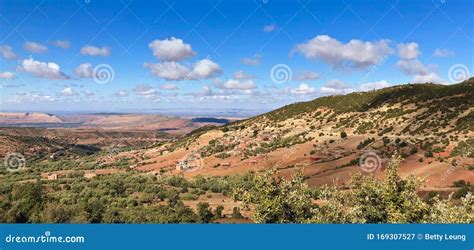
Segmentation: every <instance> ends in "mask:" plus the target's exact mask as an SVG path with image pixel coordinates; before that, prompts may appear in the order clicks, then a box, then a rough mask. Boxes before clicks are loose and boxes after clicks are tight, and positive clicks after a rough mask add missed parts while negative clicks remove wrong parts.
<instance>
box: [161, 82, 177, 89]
mask: <svg viewBox="0 0 474 250" xmlns="http://www.w3.org/2000/svg"><path fill="white" fill-rule="evenodd" d="M160 89H161V90H177V89H178V86H176V84H172V83H165V84H163V85H161V86H160Z"/></svg>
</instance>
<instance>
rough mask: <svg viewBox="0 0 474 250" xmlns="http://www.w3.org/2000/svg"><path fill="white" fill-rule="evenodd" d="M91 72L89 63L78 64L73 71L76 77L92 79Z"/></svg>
mask: <svg viewBox="0 0 474 250" xmlns="http://www.w3.org/2000/svg"><path fill="white" fill-rule="evenodd" d="M93 71H94V70H93V69H92V64H90V63H83V64H80V65H79V66H77V68H75V69H74V73H75V74H76V76H78V77H81V78H92V75H93V74H94V73H93Z"/></svg>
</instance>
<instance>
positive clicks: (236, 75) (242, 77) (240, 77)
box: [234, 70, 255, 80]
mask: <svg viewBox="0 0 474 250" xmlns="http://www.w3.org/2000/svg"><path fill="white" fill-rule="evenodd" d="M234 78H235V79H237V80H247V79H254V78H255V76H253V75H248V74H246V73H245V72H244V71H243V70H239V71H237V72H235V73H234Z"/></svg>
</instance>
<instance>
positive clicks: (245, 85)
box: [216, 79, 257, 90]
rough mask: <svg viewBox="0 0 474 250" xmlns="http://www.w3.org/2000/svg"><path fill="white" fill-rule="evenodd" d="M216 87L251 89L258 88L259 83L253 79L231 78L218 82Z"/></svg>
mask: <svg viewBox="0 0 474 250" xmlns="http://www.w3.org/2000/svg"><path fill="white" fill-rule="evenodd" d="M216 87H217V88H220V89H234V90H249V89H255V88H257V85H256V84H255V83H254V82H253V81H252V80H245V81H240V80H235V79H229V80H227V81H226V82H219V81H218V82H216Z"/></svg>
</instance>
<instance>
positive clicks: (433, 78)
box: [412, 72, 443, 83]
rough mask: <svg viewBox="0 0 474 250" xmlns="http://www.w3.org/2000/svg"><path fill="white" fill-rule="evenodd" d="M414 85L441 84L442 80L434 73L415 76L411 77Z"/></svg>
mask: <svg viewBox="0 0 474 250" xmlns="http://www.w3.org/2000/svg"><path fill="white" fill-rule="evenodd" d="M412 81H413V82H414V83H425V82H431V83H441V82H443V80H442V79H441V77H439V76H438V75H437V74H436V73H434V72H430V73H427V74H424V75H415V76H413V80H412Z"/></svg>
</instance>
